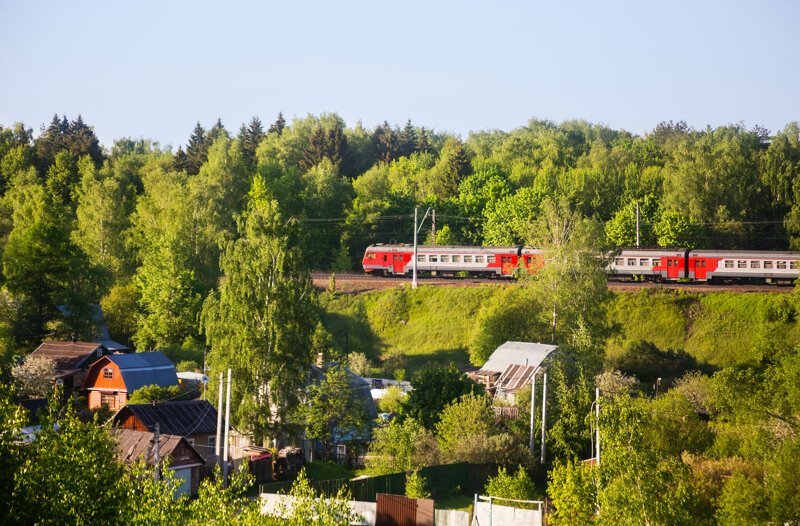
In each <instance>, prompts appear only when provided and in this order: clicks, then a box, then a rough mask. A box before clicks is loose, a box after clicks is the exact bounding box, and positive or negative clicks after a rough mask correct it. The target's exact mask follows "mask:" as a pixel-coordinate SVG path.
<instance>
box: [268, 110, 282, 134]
mask: <svg viewBox="0 0 800 526" xmlns="http://www.w3.org/2000/svg"><path fill="white" fill-rule="evenodd" d="M285 127H286V120H285V119H284V118H283V113H281V112H278V118H277V119H275V122H274V123H272V125H270V127H269V130H267V134H268V135H271V134H273V133H276V134H278V135H280V134H282V133H283V129H284V128H285Z"/></svg>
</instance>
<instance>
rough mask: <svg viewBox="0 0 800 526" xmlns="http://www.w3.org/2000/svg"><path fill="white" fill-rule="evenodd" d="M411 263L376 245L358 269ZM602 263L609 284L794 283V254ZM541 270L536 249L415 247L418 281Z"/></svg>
mask: <svg viewBox="0 0 800 526" xmlns="http://www.w3.org/2000/svg"><path fill="white" fill-rule="evenodd" d="M413 258H414V247H413V245H397V244H383V243H377V244H374V245H370V246H368V247H367V249H366V251H365V252H364V258H363V259H362V266H363V268H364V272H366V273H367V274H370V275H374V276H411V274H412V273H413ZM606 259H607V265H606V267H605V268H606V271H607V272H608V276H609V279H612V280H619V281H654V282H677V281H681V282H701V283H721V284H722V283H774V284H779V285H790V284H792V283H794V282H795V280H797V279H798V278H800V252H768V251H747V250H699V249H688V248H681V249H667V248H636V249H623V250H620V251H617V252H614V253H612V254H607V255H606ZM542 265H544V257H543V252H542V251H541V250H539V249H536V248H531V247H525V246H521V245H515V246H507V247H477V246H439V245H421V246H418V247H417V275H418V276H420V277H483V278H513V277H515V276H517V275H519V273H520V272H524V271H527V272H529V273H535V272H536V270H537V269H538V268H541V266H542Z"/></svg>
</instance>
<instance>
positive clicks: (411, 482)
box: [406, 471, 431, 499]
mask: <svg viewBox="0 0 800 526" xmlns="http://www.w3.org/2000/svg"><path fill="white" fill-rule="evenodd" d="M427 486H428V481H427V479H426V478H425V477H423V476H422V475H420V474H419V471H412V472H411V473H410V474H409V475H408V476H407V477H406V497H408V498H410V499H429V498H431V492H430V491H428V487H427Z"/></svg>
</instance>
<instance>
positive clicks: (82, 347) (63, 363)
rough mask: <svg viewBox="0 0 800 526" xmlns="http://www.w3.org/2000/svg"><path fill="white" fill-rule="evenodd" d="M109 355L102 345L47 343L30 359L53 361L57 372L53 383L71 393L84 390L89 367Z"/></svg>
mask: <svg viewBox="0 0 800 526" xmlns="http://www.w3.org/2000/svg"><path fill="white" fill-rule="evenodd" d="M108 354H111V353H110V351H109V350H108V349H107V348H106V347H105V346H104V345H102V344H100V343H95V342H58V341H46V342H43V343H42V344H41V345H40V346H39V347H37V348H36V350H34V351H33V352H32V353H31V354H30V356H29V358H32V357H40V358H46V359H48V360H51V361H52V362H53V365H54V366H55V372H56V374H55V378H53V382H54V383H59V384H60V385H63V386H64V389H65V390H67V391H71V390H79V389H82V388H83V386H84V382H85V380H86V375H87V372H88V370H89V367H90V366H91V365H92V363H93V362H95V361H96V360H98V359H100V358H102V357H103V356H107V355H108Z"/></svg>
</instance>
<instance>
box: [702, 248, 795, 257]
mask: <svg viewBox="0 0 800 526" xmlns="http://www.w3.org/2000/svg"><path fill="white" fill-rule="evenodd" d="M689 255H690V256H699V257H721V258H745V259H747V258H756V259H781V258H785V259H800V252H788V251H783V252H772V251H769V250H692V251H691V253H690V254H689Z"/></svg>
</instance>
